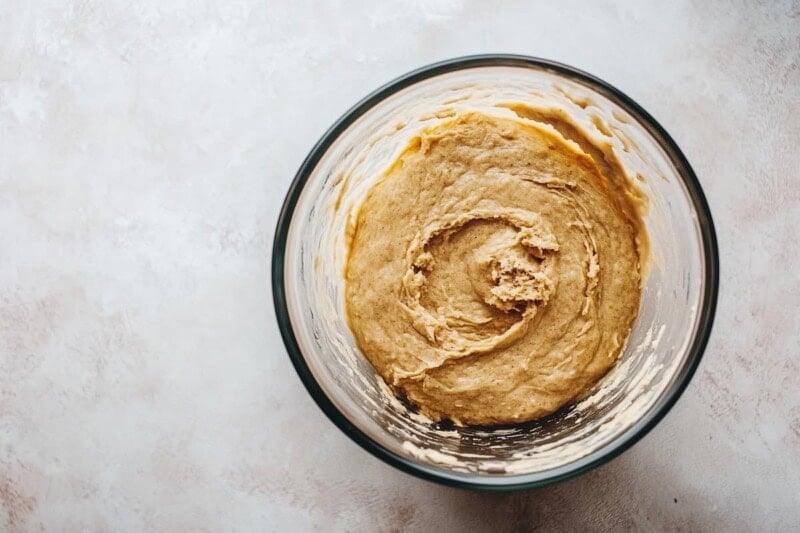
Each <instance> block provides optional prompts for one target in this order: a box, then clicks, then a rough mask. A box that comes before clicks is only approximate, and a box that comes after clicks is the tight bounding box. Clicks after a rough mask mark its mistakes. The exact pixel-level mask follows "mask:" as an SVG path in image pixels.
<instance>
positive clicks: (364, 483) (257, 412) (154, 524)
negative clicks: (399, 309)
mask: <svg viewBox="0 0 800 533" xmlns="http://www.w3.org/2000/svg"><path fill="white" fill-rule="evenodd" d="M487 51H506V52H516V53H525V54H531V55H538V56H542V57H547V58H551V59H556V60H560V61H564V62H567V63H571V64H574V65H575V66H578V67H580V68H583V69H585V70H588V71H590V72H592V73H594V74H596V75H598V76H600V77H602V78H605V79H606V80H608V81H609V82H611V83H613V84H614V85H616V86H618V87H619V88H621V89H622V90H623V91H625V92H627V93H628V94H629V95H630V96H632V97H633V98H635V99H636V100H638V101H639V102H640V103H641V104H642V105H643V106H644V107H645V108H647V109H648V110H649V111H650V112H651V113H652V114H653V115H654V116H655V117H656V118H657V119H658V120H660V121H661V122H662V124H663V125H664V126H665V127H666V128H667V129H668V130H669V131H670V132H671V133H672V135H673V136H674V137H675V139H676V140H677V141H678V143H679V144H680V146H681V147H682V148H683V150H684V151H685V153H686V155H687V156H688V158H689V160H690V161H691V162H692V164H693V165H694V168H695V170H696V171H697V174H698V175H699V177H700V180H701V182H702V184H703V186H704V188H705V191H706V193H707V196H708V200H709V203H710V205H711V208H712V211H713V214H714V217H715V220H716V223H717V231H718V236H719V240H720V253H721V262H722V281H721V294H720V302H719V311H718V314H717V321H716V327H715V329H714V333H713V336H712V338H711V342H710V344H709V346H708V350H707V353H706V357H705V359H704V361H703V363H702V365H701V366H700V368H699V370H698V373H697V375H696V377H695V379H694V381H693V382H692V384H691V386H690V387H689V389H688V390H687V392H686V393H685V395H684V396H683V398H682V399H681V401H680V402H679V403H678V404H677V406H676V407H675V408H674V409H673V411H672V412H671V413H670V414H669V416H667V418H666V419H665V420H664V421H663V422H662V423H661V424H660V425H659V426H658V427H657V428H656V429H655V430H654V431H652V432H651V433H650V434H649V435H648V436H647V437H646V438H645V439H644V440H643V441H641V442H640V443H639V444H637V445H636V446H635V447H634V448H632V449H631V450H630V451H628V452H627V453H625V454H624V455H623V456H621V457H620V458H618V459H616V460H614V461H613V462H611V463H610V464H608V465H606V466H603V467H601V468H599V469H597V470H595V471H593V472H591V473H589V474H588V475H585V476H583V477H580V478H577V479H574V480H571V481H568V482H565V483H562V484H560V485H557V486H554V487H551V488H547V489H542V490H537V491H530V492H521V493H516V494H507V495H487V494H475V493H470V492H465V491H460V490H455V489H448V488H444V487H440V486H437V485H434V484H431V483H428V482H424V481H420V480H417V479H415V478H412V477H410V476H408V475H406V474H403V473H401V472H398V471H396V470H394V469H392V468H390V467H388V466H386V465H384V464H383V463H381V462H379V461H378V460H377V459H374V458H373V457H372V456H370V455H368V454H367V453H366V452H364V451H362V450H361V449H360V448H359V447H358V446H356V445H355V444H353V443H352V442H350V441H349V440H348V439H347V438H346V437H345V436H344V435H342V434H341V433H340V432H339V430H337V429H336V428H335V427H334V426H333V425H332V424H331V423H330V422H329V421H328V420H327V419H326V418H325V417H324V416H323V415H322V413H321V412H320V411H319V410H318V409H317V407H316V406H315V405H314V404H313V402H312V401H311V400H310V399H309V397H308V396H307V394H306V392H305V390H304V389H303V387H302V385H301V384H300V381H299V380H298V379H297V377H296V376H295V373H294V371H293V369H292V367H291V365H290V363H289V361H288V359H287V356H286V352H285V350H284V348H283V345H282V343H281V341H280V338H279V335H278V330H277V326H276V324H275V318H274V312H273V310H272V301H271V295H270V289H269V285H268V278H269V270H268V267H269V261H268V256H269V253H270V249H271V239H272V233H273V228H274V226H275V222H276V218H277V213H278V208H279V205H280V203H281V201H282V198H283V194H284V192H285V191H286V189H287V187H288V184H289V182H290V180H291V178H292V176H293V173H294V171H295V170H296V168H297V167H298V165H299V164H300V162H301V160H302V158H303V157H304V155H305V154H306V152H307V151H308V150H309V148H310V147H311V146H312V144H313V143H314V142H315V140H316V139H317V138H318V136H319V135H320V134H321V133H322V132H323V131H324V129H325V128H326V127H327V126H328V125H329V124H330V123H331V122H332V121H333V120H334V119H335V118H336V117H337V116H338V115H339V114H341V113H342V112H343V111H344V110H345V109H346V108H347V107H348V106H349V105H350V104H352V103H353V102H355V101H356V100H357V99H358V98H360V97H361V96H363V95H364V94H366V93H367V92H369V91H370V90H372V89H373V88H374V87H376V86H377V85H378V84H381V83H383V82H385V81H387V80H389V79H391V78H393V77H394V76H396V75H399V74H401V73H403V72H405V71H407V70H409V69H411V68H414V67H417V66H420V65H422V64H425V63H428V62H431V61H434V60H438V59H443V58H447V57H452V56H457V55H463V54H469V53H477V52H487ZM799 144H800V3H798V2H796V1H795V2H777V1H776V2H706V1H696V2H687V1H676V2H660V1H648V2H609V1H598V2H585V3H584V2H574V1H567V2H552V3H544V2H542V3H539V2H523V1H516V2H506V3H503V4H494V3H492V2H484V1H478V0H465V1H457V0H453V1H445V2H441V1H433V0H431V1H420V0H406V1H404V2H401V3H397V4H392V3H386V2H373V1H366V0H355V1H338V2H310V1H303V2H289V1H284V2H264V1H257V0H240V1H224V2H223V1H220V2H188V1H180V0H176V1H163V0H142V1H139V2H120V1H106V2H99V1H97V2H95V1H85V0H59V1H49V2H47V1H44V2H42V1H38V2H28V1H23V0H8V1H5V2H2V3H0V530H8V531H37V530H41V529H49V530H54V531H78V530H89V531H102V530H110V529H114V530H121V531H142V530H168V531H180V530H196V531H201V530H209V531H228V530H277V529H283V530H289V529H290V528H291V529H292V530H294V529H296V530H348V531H392V530H401V529H407V530H410V531H423V530H432V531H440V532H445V531H465V530H489V531H493V532H500V531H513V530H527V529H535V528H542V529H573V530H574V529H577V528H590V529H597V530H602V529H607V530H610V529H648V530H651V529H652V530H720V531H722V530H724V531H734V530H748V529H756V528H758V529H765V530H788V529H797V528H800V510H798V501H800V343H799V342H798V333H797V332H798V331H800V318H799V317H800V314H799V313H798V309H797V308H798V304H800V274H798V272H800V269H798V263H799V262H800V244H798V237H797V231H798V227H800V150H798V145H799Z"/></svg>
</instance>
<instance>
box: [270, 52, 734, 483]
mask: <svg viewBox="0 0 800 533" xmlns="http://www.w3.org/2000/svg"><path fill="white" fill-rule="evenodd" d="M487 66H510V67H519V68H536V69H545V70H552V71H555V72H557V73H559V74H563V75H567V76H569V77H572V78H575V79H577V80H578V81H581V82H583V83H586V84H588V85H590V86H591V87H592V88H593V89H595V90H598V91H600V92H601V93H604V94H606V96H608V97H609V98H611V99H612V100H613V101H614V102H615V103H617V104H618V105H620V106H621V107H622V108H623V109H625V110H626V111H627V112H628V113H630V114H631V115H633V116H634V117H635V118H636V119H637V120H638V121H639V122H640V123H641V124H642V125H643V126H644V127H646V128H647V129H648V131H649V133H650V134H651V135H653V136H654V137H655V138H656V139H657V140H659V141H661V142H660V145H661V147H662V148H663V149H664V150H665V151H666V152H667V155H668V156H669V157H670V160H671V162H672V163H673V164H674V165H675V166H676V168H677V169H678V172H679V174H680V175H681V177H682V178H683V179H684V181H685V184H686V186H687V188H688V190H689V192H690V195H691V197H692V201H693V203H694V206H695V210H696V212H697V216H698V222H699V225H700V230H701V236H702V240H703V251H704V263H705V268H706V284H705V291H704V294H703V307H702V309H701V310H700V320H699V323H698V330H697V331H698V333H697V336H696V337H695V339H694V341H693V343H692V346H691V347H690V348H689V362H688V364H687V365H685V366H684V367H683V368H682V369H681V371H680V373H679V374H678V377H677V379H676V381H675V383H676V385H675V387H674V388H673V389H672V390H670V391H668V392H667V395H668V396H667V398H666V400H665V402H664V403H663V404H662V405H661V406H660V407H659V408H658V410H656V411H654V412H652V413H650V417H649V419H648V420H647V422H646V423H645V424H644V425H643V426H642V428H641V429H640V430H639V431H638V432H636V433H634V434H632V435H628V436H627V437H623V438H622V439H620V441H618V442H615V443H613V444H614V446H613V447H612V448H610V449H608V450H605V451H603V452H602V453H600V454H599V455H598V456H597V457H596V458H595V459H593V460H592V461H590V462H589V463H587V464H585V465H582V466H580V467H578V468H575V469H574V470H570V471H567V472H565V473H563V474H560V475H556V476H552V477H549V478H545V479H541V480H536V481H530V482H513V483H509V484H486V483H482V482H480V481H476V482H471V481H465V480H459V479H453V478H450V477H447V476H442V475H437V474H435V473H434V472H433V471H429V470H426V469H423V468H421V467H420V466H418V465H416V464H415V463H413V462H411V461H408V460H406V459H405V458H403V457H401V456H398V455H396V454H394V453H392V452H390V451H388V450H386V449H385V448H383V447H381V446H380V445H379V444H378V443H376V442H375V441H373V440H372V439H370V438H369V437H368V436H367V435H366V434H365V433H363V432H362V431H361V430H360V429H358V428H357V427H356V426H354V425H353V424H351V423H350V421H349V420H347V419H346V418H345V417H344V415H342V414H341V413H340V412H339V411H338V410H337V409H336V407H335V406H334V405H333V403H332V402H331V401H330V400H329V399H328V398H327V396H326V395H325V393H324V392H323V390H322V388H321V387H320V386H319V384H318V383H317V381H316V380H315V378H314V376H313V375H312V373H311V370H310V369H309V367H308V365H307V364H306V363H305V360H304V358H303V356H302V353H301V351H300V348H299V345H298V343H297V339H296V338H295V335H294V330H293V328H292V324H291V320H290V318H289V313H288V308H287V303H286V292H285V288H284V262H285V248H286V239H287V236H288V232H289V226H290V223H291V218H292V213H293V212H294V208H295V205H296V204H297V201H298V198H299V197H300V193H301V191H302V189H303V187H304V185H305V182H306V181H307V179H308V177H309V175H310V174H311V172H312V171H313V169H314V167H315V166H316V165H317V163H318V162H319V160H320V159H321V158H322V156H323V154H324V153H325V152H326V151H327V149H328V148H329V147H330V145H331V144H332V143H333V142H334V141H335V140H336V139H337V138H338V137H339V135H341V134H342V133H343V132H344V131H345V130H346V129H347V127H349V126H350V124H352V123H353V122H355V121H356V120H357V119H358V118H359V117H361V116H362V115H363V114H364V113H366V112H367V111H368V110H369V109H371V108H372V107H373V106H374V105H376V104H377V103H378V102H380V101H381V100H383V99H384V98H386V97H387V96H389V95H391V94H394V93H396V92H398V91H400V90H402V89H404V88H406V87H409V86H411V85H413V84H414V83H417V82H418V81H422V80H425V79H428V78H432V77H435V76H439V75H442V74H446V73H448V72H452V71H455V70H463V69H470V68H479V67H487ZM271 271H272V297H273V303H274V306H275V314H276V318H277V321H278V327H279V329H280V333H281V337H282V339H283V342H284V344H285V346H286V349H287V351H288V353H289V358H290V359H291V361H292V364H293V366H294V368H295V370H296V371H297V374H298V376H299V377H300V380H301V381H302V382H303V385H304V386H305V387H306V389H307V390H308V392H309V394H310V395H311V397H312V398H313V399H314V401H315V402H316V404H317V405H318V406H319V408H320V409H322V411H323V412H324V413H325V414H326V415H327V416H328V418H329V419H330V420H331V421H332V422H333V423H334V424H335V425H336V426H337V427H338V428H339V429H341V430H342V431H343V432H344V433H345V434H346V435H347V436H348V437H350V438H351V439H352V440H353V441H355V442H356V443H357V444H358V445H359V446H361V447H362V448H364V449H365V450H366V451H368V452H369V453H371V454H372V455H374V456H375V457H377V458H379V459H381V460H383V461H385V462H386V463H388V464H390V465H392V466H394V467H396V468H398V469H400V470H403V471H404V472H407V473H409V474H412V475H415V476H417V477H420V478H422V479H426V480H429V481H435V482H438V483H443V484H445V485H449V486H453V487H459V488H468V489H475V490H483V491H492V492H497V491H512V490H521V489H531V488H537V487H544V486H547V485H551V484H554V483H558V482H560V481H564V480H566V479H570V478H572V477H575V476H578V475H580V474H583V473H585V472H588V471H589V470H591V469H593V468H596V467H598V466H600V465H602V464H605V463H607V462H608V461H610V460H611V459H613V458H615V457H617V456H618V455H620V454H621V453H622V452H624V451H625V450H627V449H628V448H630V447H631V446H633V445H634V444H635V443H636V442H638V441H639V440H640V439H641V438H642V437H644V436H645V435H646V434H647V433H648V432H649V431H650V430H651V429H652V428H653V427H655V425H656V424H658V422H659V421H661V419H662V418H663V417H664V416H665V415H666V414H667V412H669V410H670V409H671V408H672V406H673V405H674V404H675V402H677V401H678V398H680V396H681V395H682V394H683V391H684V390H685V389H686V387H687V386H688V384H689V381H691V378H692V376H693V375H694V373H695V371H696V370H697V367H698V365H699V363H700V360H701V359H702V355H703V352H704V351H705V348H706V346H707V344H708V340H709V338H710V335H711V330H712V326H713V322H714V315H715V312H716V306H717V295H718V292H719V250H718V247H717V238H716V231H715V229H714V222H713V220H712V217H711V212H710V210H709V207H708V202H707V201H706V198H705V195H704V193H703V190H702V188H701V186H700V183H699V181H698V179H697V176H696V174H695V173H694V170H693V169H692V167H691V165H690V164H689V162H688V160H687V159H686V157H685V156H684V154H683V152H681V150H680V148H678V146H677V144H676V143H675V141H674V140H673V139H672V137H671V136H670V135H669V134H668V133H667V132H666V130H665V129H664V128H663V127H662V126H661V124H659V123H658V121H656V120H655V118H653V117H652V116H651V115H650V114H649V113H648V112H647V111H645V110H644V109H643V108H642V107H641V106H640V105H639V104H637V103H636V102H635V101H634V100H632V99H631V98H630V97H628V96H627V95H626V94H625V93H623V92H622V91H620V90H619V89H617V88H615V87H613V86H612V85H610V84H608V83H607V82H605V81H603V80H601V79H599V78H597V77H595V76H593V75H591V74H589V73H586V72H583V71H581V70H578V69H576V68H573V67H570V66H568V65H565V64H562V63H558V62H555V61H550V60H546V59H541V58H536V57H530V56H524V55H514V54H483V55H474V56H465V57H459V58H454V59H449V60H445V61H441V62H438V63H433V64H430V65H427V66H424V67H421V68H419V69H417V70H414V71H412V72H409V73H408V74H405V75H403V76H400V77H399V78H396V79H395V80H393V81H390V82H389V83H387V84H386V85H384V86H382V87H380V88H378V89H377V90H375V91H373V92H372V93H370V94H369V95H367V96H366V97H365V98H363V99H362V100H361V101H360V102H358V103H357V104H356V105H354V106H353V107H352V108H350V109H349V110H348V111H347V112H346V113H345V114H344V115H342V116H341V117H340V118H339V120H337V121H336V122H335V123H334V124H333V126H331V127H330V128H329V129H328V131H326V132H325V133H324V134H323V135H322V137H321V138H320V140H319V141H317V143H316V144H315V145H314V147H313V148H312V149H311V151H310V152H309V154H308V156H306V158H305V160H304V161H303V163H302V164H301V165H300V168H299V169H298V171H297V173H296V175H295V177H294V180H293V181H292V183H291V185H290V187H289V191H288V192H287V194H286V198H285V200H284V202H283V205H282V207H281V210H280V214H279V216H278V222H277V226H276V229H275V235H274V241H273V248H272V268H271Z"/></svg>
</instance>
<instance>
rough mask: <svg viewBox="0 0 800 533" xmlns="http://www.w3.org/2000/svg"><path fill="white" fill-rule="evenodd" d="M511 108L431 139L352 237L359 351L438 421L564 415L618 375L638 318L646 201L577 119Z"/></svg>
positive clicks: (352, 299)
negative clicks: (508, 113) (612, 371)
mask: <svg viewBox="0 0 800 533" xmlns="http://www.w3.org/2000/svg"><path fill="white" fill-rule="evenodd" d="M507 107H508V108H510V109H512V110H513V111H514V112H515V114H516V115H515V117H513V118H511V117H502V118H501V117H499V116H495V115H489V114H484V113H481V112H464V113H461V114H457V115H456V116H454V117H453V118H451V119H449V120H447V121H445V122H443V123H440V124H438V125H437V126H434V127H431V128H429V129H427V130H425V131H423V132H422V133H420V134H419V136H417V137H415V138H414V139H413V140H412V142H411V143H410V144H409V146H408V147H407V149H406V150H405V151H404V152H403V153H402V154H401V155H400V156H399V157H398V159H397V160H396V161H395V162H394V164H393V165H392V166H391V168H390V169H389V170H388V171H387V172H386V173H385V175H384V176H382V177H381V178H380V179H379V180H378V181H377V183H376V184H375V185H374V186H373V187H372V188H371V189H370V190H369V192H368V193H367V195H366V197H365V199H364V201H363V203H362V204H361V206H360V208H359V209H358V211H357V213H356V214H355V219H354V224H353V226H352V227H351V235H350V238H351V240H350V251H349V256H348V260H347V267H346V271H345V277H346V280H345V281H346V304H347V315H348V321H349V324H350V328H351V329H352V331H353V334H354V335H355V338H356V341H357V343H358V346H359V348H360V349H361V351H362V352H363V353H364V355H365V356H366V357H367V358H368V359H369V361H370V362H371V363H372V364H373V365H374V366H375V368H376V369H377V370H378V372H379V373H380V374H381V375H382V376H383V377H384V379H385V380H386V381H387V383H389V384H390V385H391V386H392V388H394V389H395V390H396V391H398V392H401V393H402V394H404V395H405V396H406V397H407V398H408V400H409V401H410V402H411V403H413V404H415V405H417V406H419V408H420V409H421V410H422V411H423V412H424V413H426V414H427V415H429V416H431V417H432V418H434V419H437V420H438V419H442V418H449V419H452V420H453V421H455V422H457V423H462V424H480V425H492V424H506V423H514V422H521V421H526V420H532V419H535V418H538V417H541V416H544V415H547V414H549V413H552V412H553V411H555V410H557V409H558V408H560V407H561V406H563V405H564V404H565V403H567V402H569V401H570V400H572V399H574V398H576V397H578V396H580V395H581V394H582V393H584V392H585V391H587V389H589V388H590V387H591V386H592V385H593V384H594V383H595V382H596V381H597V380H598V379H599V378H600V377H602V376H603V374H605V373H606V372H607V371H608V370H609V368H611V367H612V366H613V365H614V363H615V361H616V359H617V357H618V355H619V353H620V351H621V348H622V346H623V344H624V343H625V340H626V338H627V336H628V334H629V332H630V329H631V325H632V323H633V321H634V319H635V318H636V314H637V312H638V308H639V299H640V292H641V290H640V281H641V264H642V263H643V262H644V260H645V259H646V254H647V245H646V235H645V233H644V230H643V224H642V222H641V211H642V209H643V206H644V198H643V196H642V195H641V193H640V192H639V190H638V189H637V188H636V187H635V186H634V185H633V184H632V183H631V181H630V180H629V179H628V178H627V177H626V176H625V174H624V172H623V171H622V168H621V167H620V165H619V163H618V162H617V160H616V158H615V157H614V154H613V152H612V151H611V150H610V148H609V146H607V145H603V144H602V143H600V144H597V143H592V142H590V140H589V137H588V136H586V135H584V133H583V131H582V130H581V129H580V128H579V127H577V126H576V125H574V124H572V123H571V121H570V119H569V117H568V116H566V115H565V114H564V113H563V112H562V111H559V110H557V109H552V110H547V109H534V108H530V107H527V106H525V105H522V104H519V105H509V106H507Z"/></svg>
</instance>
